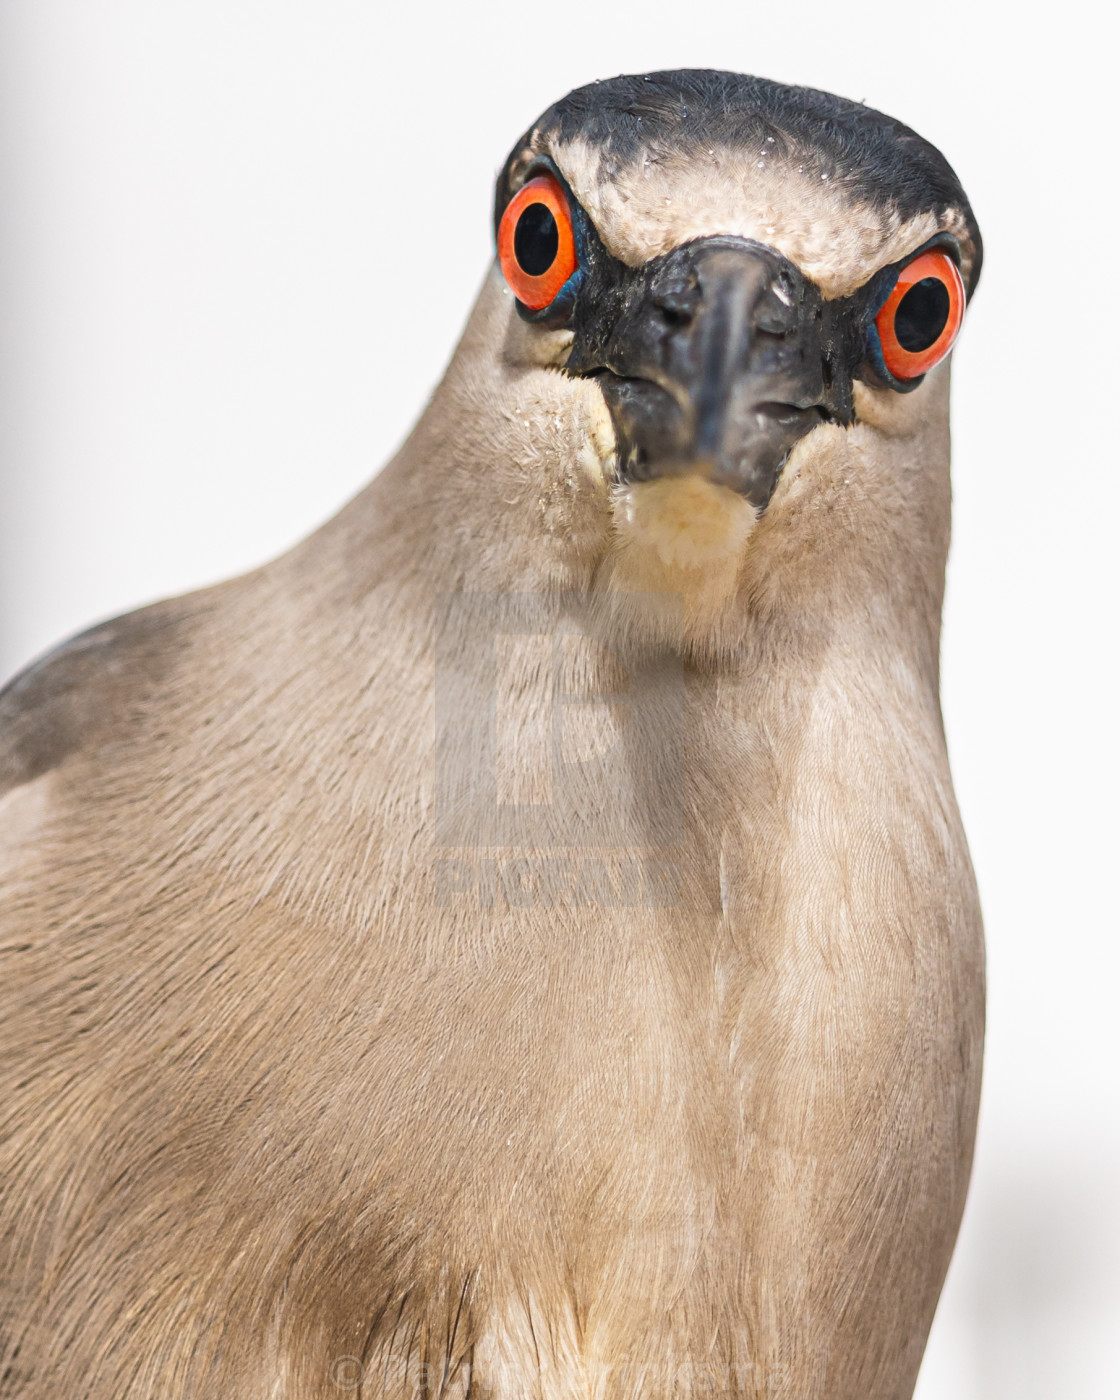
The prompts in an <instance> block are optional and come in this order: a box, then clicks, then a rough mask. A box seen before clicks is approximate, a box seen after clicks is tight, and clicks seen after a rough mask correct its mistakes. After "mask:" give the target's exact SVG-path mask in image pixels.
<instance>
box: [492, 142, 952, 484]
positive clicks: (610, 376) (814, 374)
mask: <svg viewBox="0 0 1120 1400" xmlns="http://www.w3.org/2000/svg"><path fill="white" fill-rule="evenodd" d="M545 171H547V172H548V173H549V174H551V175H552V176H553V177H554V178H556V179H557V180H558V181H560V183H561V185H563V186H564V189H565V192H566V194H567V197H568V203H569V206H570V208H571V212H572V219H573V225H574V229H575V238H576V246H577V250H578V253H579V269H578V271H577V272H576V273H575V274H574V275H573V276H572V278H570V279H569V281H568V282H567V283H566V284H565V286H564V288H563V289H562V290H561V291H560V293H559V294H558V295H557V297H556V298H555V300H554V301H553V302H552V303H551V305H549V306H547V307H545V308H544V309H543V310H541V311H536V312H534V311H529V310H528V309H527V308H525V307H524V306H522V305H521V304H520V303H518V311H519V313H520V314H521V315H522V317H523V318H524V319H525V320H527V321H529V322H530V323H532V324H536V325H540V326H543V327H546V328H549V329H554V328H557V327H566V328H569V329H571V330H572V332H573V342H572V349H571V353H570V355H569V358H568V361H567V364H566V366H565V368H566V371H567V373H569V374H574V375H581V376H590V377H594V378H596V379H597V380H598V381H599V384H600V386H601V388H602V391H603V395H604V398H605V399H606V402H607V406H608V409H609V410H610V414H611V418H612V420H613V424H614V429H615V435H616V439H617V442H618V457H619V468H618V470H619V478H620V480H622V481H627V482H630V481H645V480H651V479H653V478H655V477H660V476H667V475H674V474H677V473H681V472H685V471H691V470H695V469H696V468H697V467H698V466H699V467H701V468H702V469H703V470H704V471H705V472H706V474H707V475H708V476H709V479H710V480H712V481H713V482H715V483H717V484H719V485H723V486H727V487H729V488H731V489H732V490H734V491H737V492H739V493H741V494H742V495H743V496H745V497H746V498H747V499H748V500H749V501H750V502H751V503H752V504H753V505H754V506H756V507H757V508H758V509H760V510H762V509H765V507H766V505H767V504H768V502H769V500H770V498H771V496H772V495H773V493H774V488H775V487H776V485H777V483H778V479H779V477H780V475H781V471H782V467H783V466H784V464H785V461H786V458H787V457H788V456H789V453H790V451H791V449H792V448H793V446H794V445H795V444H796V443H797V441H798V440H799V439H800V438H802V437H804V436H805V434H806V433H808V432H810V431H811V430H812V428H813V427H815V426H816V424H818V423H820V422H822V421H827V422H833V423H839V424H842V425H845V426H846V425H848V424H850V423H852V422H853V421H854V409H853V401H852V385H853V381H854V380H855V379H863V380H865V381H868V382H870V383H873V384H875V385H877V386H880V387H889V388H891V389H894V390H896V391H900V392H908V391H909V390H911V389H914V388H917V386H918V384H920V383H921V379H920V378H916V379H913V380H909V381H906V382H905V383H900V382H898V381H896V380H894V379H892V378H891V376H890V375H889V374H886V372H885V370H884V369H883V367H882V366H881V364H880V365H879V366H878V367H877V366H876V363H875V349H876V346H877V339H876V337H875V334H874V330H873V325H874V318H875V314H876V312H877V311H878V310H879V307H880V306H881V305H882V303H883V301H884V300H885V298H886V296H887V295H888V293H889V292H890V289H891V287H892V286H893V285H894V282H895V279H896V277H897V274H898V271H899V268H900V267H901V266H903V265H904V264H903V263H898V264H894V265H892V266H890V267H887V268H884V269H882V270H881V271H880V272H879V273H877V274H876V275H875V276H874V277H873V278H872V279H871V280H870V282H868V283H867V284H866V285H865V286H863V287H861V288H860V289H859V290H858V291H857V292H855V293H854V294H853V295H852V296H850V297H846V298H843V299H840V300H835V301H826V300H825V299H824V297H823V296H822V294H821V291H820V289H819V288H818V287H817V286H816V285H815V283H813V282H812V281H810V279H809V278H807V277H805V276H804V275H803V274H802V273H801V272H800V271H799V270H798V269H797V268H796V267H795V266H794V265H793V263H791V262H790V261H789V259H788V258H786V257H784V256H783V255H782V254H781V253H779V252H777V251H776V250H775V249H773V248H769V247H767V246H765V245H764V244H761V243H755V242H752V241H750V240H748V239H745V238H737V237H727V236H717V237H709V238H698V239H695V240H693V241H692V242H689V243H686V244H683V245H682V246H681V247H678V248H674V249H673V250H672V251H671V252H669V253H666V254H664V255H663V256H661V257H658V258H654V259H652V260H651V261H650V262H648V263H646V264H644V265H643V266H641V267H637V268H633V267H628V266H627V265H626V264H624V263H622V262H621V261H619V259H617V258H615V257H613V256H612V255H611V254H610V253H609V252H608V251H607V249H606V248H605V247H604V246H603V243H602V240H601V239H600V238H599V235H598V233H597V231H596V229H595V226H594V224H593V223H592V222H591V220H590V218H589V217H588V216H587V214H586V212H585V211H584V210H583V209H582V208H581V207H580V205H579V203H578V201H577V200H576V199H575V196H574V195H573V193H572V192H571V190H570V189H568V188H567V186H566V184H565V182H564V181H563V178H562V177H561V176H560V174H559V172H558V171H557V170H556V168H555V167H554V166H553V165H552V163H551V162H550V161H544V160H542V161H539V162H536V163H534V166H533V167H532V168H531V170H530V171H529V174H528V175H527V177H526V178H529V177H530V176H531V175H533V174H541V173H543V172H545ZM933 241H934V242H936V243H938V244H939V245H943V246H946V247H947V248H948V249H949V251H950V252H953V253H956V245H955V243H954V241H953V240H952V239H951V238H949V237H948V236H945V235H942V236H939V237H938V238H937V239H936V240H933ZM924 246H925V247H928V246H929V245H928V244H927V245H924ZM918 251H921V250H915V253H914V254H910V255H908V257H907V259H906V260H905V261H909V260H910V258H911V257H913V256H915V255H916V253H917V252H918Z"/></svg>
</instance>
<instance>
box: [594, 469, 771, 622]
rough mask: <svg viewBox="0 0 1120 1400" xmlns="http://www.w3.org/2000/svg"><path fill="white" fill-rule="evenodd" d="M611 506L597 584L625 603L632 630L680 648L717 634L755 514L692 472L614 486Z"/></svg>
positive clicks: (734, 589) (735, 584) (746, 503)
mask: <svg viewBox="0 0 1120 1400" xmlns="http://www.w3.org/2000/svg"><path fill="white" fill-rule="evenodd" d="M612 504H613V512H614V522H613V524H614V528H613V542H612V549H611V553H610V558H609V559H608V561H607V568H606V569H605V570H604V571H603V574H602V575H601V582H602V583H603V585H604V586H605V587H606V588H607V589H609V590H610V591H611V592H612V593H615V594H618V595H625V596H624V597H620V598H619V602H620V603H622V604H623V605H624V607H625V610H626V611H627V612H628V613H633V615H634V616H633V619H632V620H633V621H634V623H635V624H636V625H638V626H639V628H640V630H641V631H642V632H645V633H647V634H649V633H650V632H651V631H652V632H653V633H658V634H660V633H663V632H665V631H666V629H668V631H669V632H670V633H673V632H675V634H676V637H677V638H681V639H683V640H684V641H685V642H688V641H692V640H696V639H697V638H698V637H700V636H702V635H703V634H705V633H706V632H708V631H710V630H711V629H712V628H713V627H715V626H716V625H717V624H718V622H719V620H720V618H721V617H722V615H723V614H724V612H725V611H726V609H727V608H728V607H729V605H730V604H731V603H732V602H733V600H734V598H735V596H736V593H737V589H738V582H739V574H740V570H741V569H742V565H743V560H744V557H745V555H746V550H747V545H748V541H749V540H750V536H751V532H752V531H753V530H754V527H755V524H756V522H757V520H758V511H757V509H756V508H755V507H754V506H753V505H752V504H751V502H750V501H748V500H747V499H746V498H745V497H744V496H742V495H740V494H739V493H738V492H736V491H732V490H730V489H728V488H727V487H726V486H718V485H715V484H714V483H713V482H711V481H709V480H707V479H706V478H705V477H704V475H702V474H701V473H699V472H695V471H691V472H683V473H680V474H676V475H663V476H659V477H658V478H657V479H656V480H653V481H641V482H631V483H628V484H626V485H620V486H618V487H617V488H616V489H615V492H614V497H613V503H612ZM661 639H662V640H664V641H666V642H669V641H672V640H674V638H673V637H671V636H669V635H665V636H664V637H662V638H661Z"/></svg>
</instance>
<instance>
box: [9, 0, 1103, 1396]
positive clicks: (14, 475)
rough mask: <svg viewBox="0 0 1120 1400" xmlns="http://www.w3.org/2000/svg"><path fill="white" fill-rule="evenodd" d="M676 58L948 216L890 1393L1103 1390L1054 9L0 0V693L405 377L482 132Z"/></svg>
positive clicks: (1075, 142)
mask: <svg viewBox="0 0 1120 1400" xmlns="http://www.w3.org/2000/svg"><path fill="white" fill-rule="evenodd" d="M1102 13H1103V10H1102ZM1032 14H1037V15H1038V16H1039V17H1038V19H1037V20H1034V19H1032ZM689 65H695V66H720V67H727V68H737V69H741V70H744V71H748V72H756V73H761V74H764V75H766V76H769V77H773V78H779V79H783V80H786V81H792V82H799V83H806V84H809V85H813V86H819V87H824V88H829V89H832V90H834V91H837V92H840V93H843V94H845V95H847V96H849V97H854V98H857V99H864V100H866V101H867V102H869V103H871V104H872V105H874V106H877V107H881V108H882V109H884V110H886V111H888V112H890V113H892V114H893V115H896V116H899V117H901V118H902V119H903V120H905V121H906V122H908V123H910V124H911V125H913V126H914V127H916V128H917V129H918V130H919V131H920V132H921V133H922V134H923V135H925V136H927V137H929V138H930V139H931V140H933V141H934V142H935V143H936V144H937V145H939V146H940V147H941V148H942V149H943V150H944V151H945V153H946V154H947V155H948V157H949V159H950V161H951V162H952V163H953V164H954V166H955V167H956V169H957V171H958V173H959V174H960V176H961V178H962V180H963V183H964V185H965V188H966V189H967V190H968V191H969V194H970V196H971V198H972V200H973V203H974V206H975V209H976V212H977V214H978V217H979V219H980V223H981V225H982V228H983V231H984V235H985V240H986V243H987V255H988V256H987V263H986V268H985V272H984V277H983V282H982V285H981V288H980V294H979V296H978V298H977V300H976V303H975V305H974V307H973V309H972V310H971V311H970V314H969V317H968V321H967V323H966V327H965V331H964V334H963V338H962V340H961V343H960V346H959V348H958V351H957V354H956V359H955V369H954V376H955V385H954V395H955V403H954V428H955V460H954V473H955V483H956V518H955V537H954V544H953V553H952V558H951V560H950V571H949V597H948V604H947V609H946V626H945V644H944V699H945V712H946V719H947V725H948V731H949V739H950V746H951V751H952V757H953V763H954V770H955V774H956V781H957V789H958V793H959V797H960V801H961V806H962V808H963V811H964V816H965V821H966V824H967V827H968V830H969V833H970V836H971V840H972V846H973V853H974V857H975V861H976V865H977V868H978V871H979V877H980V884H981V890H982V894H983V899H984V905H985V910H986V916H987V924H988V931H989V949H990V978H991V1000H990V1038H989V1051H988V1059H987V1078H986V1085H985V1100H984V1108H983V1116H982V1124H981V1135H980V1145H979V1152H978V1157H977V1165H976V1173H975V1177H974V1185H973V1191H972V1196H971V1201H970V1205H969V1209H968V1214H967V1217H966V1222H965V1227H964V1231H963V1234H962V1238H961V1244H960V1248H959V1251H958V1254H957V1257H956V1260H955V1262H954V1265H953V1269H952V1273H951V1275H950V1281H949V1285H948V1287H947V1290H946V1293H945V1297H944V1300H943V1304H942V1308H941V1311H940V1312H939V1315H938V1320H937V1323H936V1325H935V1328H934V1336H933V1340H932V1342H931V1346H930V1351H929V1354H928V1356H927V1360H926V1364H925V1368H924V1370H923V1374H922V1379H921V1381H920V1384H919V1390H918V1394H919V1397H920V1400H1043V1397H1046V1400H1115V1397H1116V1396H1118V1395H1120V1348H1118V1346H1117V1335H1118V1332H1120V1329H1117V1331H1110V1328H1111V1327H1114V1326H1115V1324H1116V1323H1117V1321H1118V1320H1120V1270H1118V1257H1120V1208H1118V1194H1117V1183H1118V1182H1120V1125H1118V1119H1117V1112H1116V1098H1117V1093H1116V1087H1115V1078H1116V1070H1117V1064H1118V1058H1120V1057H1118V1054H1117V1030H1116V1022H1117V1014H1116V1013H1117V1004H1118V1002H1120V977H1118V974H1120V959H1118V957H1117V952H1116V932H1117V926H1116V924H1117V921H1116V918H1115V913H1114V900H1115V896H1114V885H1115V880H1114V877H1113V872H1114V869H1115V857H1114V839H1113V837H1114V816H1115V808H1116V786H1117V778H1118V774H1117V768H1116V765H1115V758H1116V742H1115V721H1114V715H1115V710H1116V692H1115V685H1114V666H1113V664H1112V663H1113V653H1114V648H1115V644H1116V626H1115V604H1116V597H1115V589H1114V587H1113V578H1114V571H1115V563H1114V561H1115V557H1116V554H1115V550H1114V547H1113V538H1112V537H1113V533H1114V531H1115V530H1116V528H1117V521H1118V520H1120V512H1118V509H1117V506H1118V500H1117V495H1118V491H1117V478H1118V465H1120V464H1118V463H1117V460H1116V457H1117V454H1116V451H1115V449H1114V446H1113V443H1114V441H1115V428H1114V427H1113V425H1112V419H1113V417H1114V414H1115V394H1116V387H1115V380H1116V375H1115V362H1116V345H1115V342H1116V326H1117V292H1116V277H1115V267H1116V261H1117V252H1116V246H1115V221H1114V218H1113V215H1114V212H1115V206H1114V198H1115V196H1114V190H1115V188H1116V185H1117V180H1118V177H1120V170H1118V167H1120V159H1118V157H1117V155H1116V153H1115V148H1114V147H1113V146H1111V145H1110V144H1108V140H1107V139H1106V134H1107V133H1109V132H1110V131H1111V126H1112V123H1113V120H1114V114H1113V110H1112V106H1111V102H1112V96H1113V89H1114V87H1115V80H1114V74H1113V71H1112V44H1111V42H1110V41H1108V40H1107V37H1106V36H1105V35H1104V33H1103V32H1102V31H1101V29H1100V27H1099V25H1098V24H1096V23H1095V22H1093V21H1091V20H1090V17H1089V12H1088V10H1087V8H1082V6H1080V5H1078V4H1069V5H1065V6H1056V7H1049V8H1047V9H1046V10H1045V11H1042V10H1034V9H1033V7H1031V6H1029V5H1027V6H1017V7H1011V6H1006V5H1001V6H998V7H997V6H994V5H992V6H989V7H987V8H985V7H983V6H982V5H977V4H968V5H964V4H959V3H955V0H953V2H952V3H950V2H949V0H943V2H942V3H938V4H936V5H934V4H928V5H919V4H913V3H907V4H901V3H900V4H898V5H897V6H893V5H892V6H887V5H882V4H880V3H874V2H872V3H867V0H861V2H860V3H859V4H852V3H848V4H844V3H842V0H829V2H828V3H820V0H799V3H798V4H797V5H796V7H794V6H792V5H788V4H779V3H777V0H772V3H771V4H769V5H766V6H763V5H757V4H756V5H751V4H747V3H742V0H738V2H737V3H735V4H730V3H725V0H711V3H709V4H707V5H703V4H698V3H687V2H686V0H674V3H672V4H664V3H658V0H644V2H643V3H641V4H631V3H617V2H616V3H612V0H604V3H600V4H596V5H560V4H555V3H554V4H532V3H530V0H517V3H509V4H490V5H489V6H488V7H487V8H486V9H485V10H484V11H478V10H475V9H473V8H472V7H470V6H466V5H462V4H459V5H445V6H424V5H417V4H414V5H405V4H401V3H394V4H392V5H379V4H373V3H358V0H290V2H289V3H284V0H269V3H258V4H252V3H247V2H246V0H189V3H188V2H187V0H81V3H74V0H0V670H2V671H4V672H7V671H10V670H12V669H14V668H15V667H16V666H17V665H19V664H22V663H23V662H24V661H26V660H27V659H28V658H29V657H30V656H32V655H33V654H34V653H36V652H38V651H39V650H41V649H42V648H44V647H45V646H47V645H48V644H50V643H52V642H53V641H55V640H57V639H58V638H59V637H61V636H62V635H64V634H66V633H69V632H72V631H74V630H75V629H77V628H79V627H82V626H84V625H86V624H87V623H89V622H91V621H92V620H94V619H97V618H99V617H102V616H105V615H107V614H111V613H114V612H117V611H120V610H122V609H126V608H131V607H133V606H135V605H136V604H138V603H141V602H144V601H147V600H149V599H153V598H156V597H158V596H160V595H162V594H167V593H172V592H178V591H181V590H184V589H187V588H192V587H195V586H196V585H199V584H202V583H206V582H209V581H211V580H214V579H217V578H219V577H221V576H223V575H227V574H230V573H233V572H237V571H240V570H243V569H245V568H247V567H248V566H250V565H253V564H256V563H258V562H259V561H261V560H263V559H265V558H267V557H268V556H269V555H271V554H273V553H275V552H277V551H279V550H281V549H283V548H284V547H286V546H287V545H289V544H290V543H292V542H294V541H295V540H296V539H297V538H299V537H300V536H301V535H302V534H304V533H306V532H307V530H308V529H309V528H310V527H312V526H313V525H315V524H317V523H318V522H319V521H320V520H322V519H324V518H325V517H327V516H328V515H329V514H331V513H332V512H333V511H334V510H335V509H336V508H337V507H338V506H339V505H340V504H341V503H342V502H343V501H344V500H346V498H347V497H348V496H350V495H351V494H353V493H354V492H355V491H356V490H357V489H358V488H359V487H360V486H361V485H362V484H363V483H364V482H365V481H366V480H367V479H368V478H369V477H370V476H371V475H372V473H373V472H374V471H375V470H376V468H377V467H378V466H379V465H380V464H381V463H382V462H383V461H384V460H385V458H386V456H387V455H388V454H389V453H390V452H391V450H392V449H393V447H394V446H395V444H397V443H398V442H399V441H400V439H401V437H402V436H403V434H404V433H405V432H406V430H407V429H408V427H409V425H410V423H411V422H412V420H413V418H414V417H415V415H416V413H417V411H418V410H419V409H420V408H421V406H422V404H423V402H424V400H425V397H426V396H427V394H428V393H429V392H430V389H431V387H432V385H433V384H434V382H435V380H436V378H437V376H438V374H439V372H440V369H441V367H442V365H443V364H444V362H445V361H446V359H447V357H448V354H449V352H450V350H451V348H452V346H453V343H454V341H455V337H456V334H457V332H458V330H459V328H460V326H461V325H462V323H463V321H464V318H465V316H466V314H467V311H468V309H469V307H470V305H471V302H472V300H473V297H474V293H475V290H476V288H477V286H478V284H479V282H480V280H481V277H482V275H483V271H484V268H485V266H486V263H487V260H488V258H489V257H490V223H489V217H490V198H491V184H492V180H493V177H494V175H495V173H496V171H497V169H498V168H499V166H500V165H501V163H502V161H503V160H504V158H505V155H506V152H507V150H508V148H509V147H510V145H511V144H512V143H513V141H514V140H515V138H516V137H517V136H518V135H519V134H520V132H521V131H522V129H523V128H524V127H526V126H527V125H528V124H529V122H530V121H531V120H532V119H533V118H534V117H535V116H536V115H537V113H538V112H539V111H540V110H541V109H542V108H543V107H545V106H546V105H547V104H548V103H549V102H550V101H552V100H553V99H554V98H556V97H558V96H559V95H561V94H562V93H563V92H565V91H566V90H567V89H569V88H571V87H573V86H575V85H576V84H578V83H582V82H586V81H588V80H590V79H592V78H595V77H603V76H609V75H611V74H614V73H616V72H620V71H624V70H628V71H641V70H643V69H650V68H655V67H680V66H689ZM869 1400H875V1397H869Z"/></svg>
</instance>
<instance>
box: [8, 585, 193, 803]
mask: <svg viewBox="0 0 1120 1400" xmlns="http://www.w3.org/2000/svg"><path fill="white" fill-rule="evenodd" d="M184 620H185V618H184V611H183V609H182V608H181V607H180V606H178V605H177V602H176V601H172V602H168V603H157V604H155V605H154V606H152V607H148V608H143V609H141V610H140V611H138V612H133V613H127V614H125V615H124V616H122V617H118V618H114V619H113V620H112V621H110V622H104V623H101V624H99V625H98V626H96V627H92V628H90V629H89V630H88V631H86V632H82V633H80V634H79V635H78V636H76V637H72V638H71V639H70V640H69V641H66V642H63V643H62V645H61V646H58V647H56V648H55V649H54V650H53V651H51V652H48V653H47V655H46V656H44V657H42V658H40V659H39V660H38V661H36V662H34V663H32V665H30V666H28V667H27V668H26V670H24V671H21V672H20V673H19V674H18V675H16V676H15V677H14V678H13V679H12V680H11V681H9V682H8V684H7V685H6V686H4V687H3V689H2V690H0V797H3V796H4V794H6V793H8V792H10V791H11V790H12V789H13V788H17V787H20V786H22V785H23V784H26V783H31V782H34V780H35V779H36V778H39V777H42V776H43V775H44V774H46V773H49V772H51V771H52V770H53V769H56V768H59V767H61V766H62V765H63V764H65V763H66V762H67V761H68V760H70V759H72V758H74V757H76V756H78V755H81V754H88V753H89V752H90V751H92V750H95V749H96V748H97V747H98V746H99V745H100V744H101V743H102V742H104V741H105V740H107V739H109V738H110V737H111V736H113V735H114V734H116V733H119V732H120V730H121V728H122V726H123V725H126V724H127V723H128V721H129V717H130V715H131V714H132V713H134V712H135V710H136V708H137V704H138V702H140V701H141V700H142V698H143V697H144V696H145V695H147V694H150V692H151V690H152V688H153V685H154V684H155V683H157V682H158V680H159V678H160V676H161V675H162V674H163V673H164V672H165V671H166V670H167V668H168V666H169V665H170V664H171V663H172V662H173V661H174V658H175V656H176V654H177V653H178V651H179V649H180V642H181V637H182V625H183V622H184Z"/></svg>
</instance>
